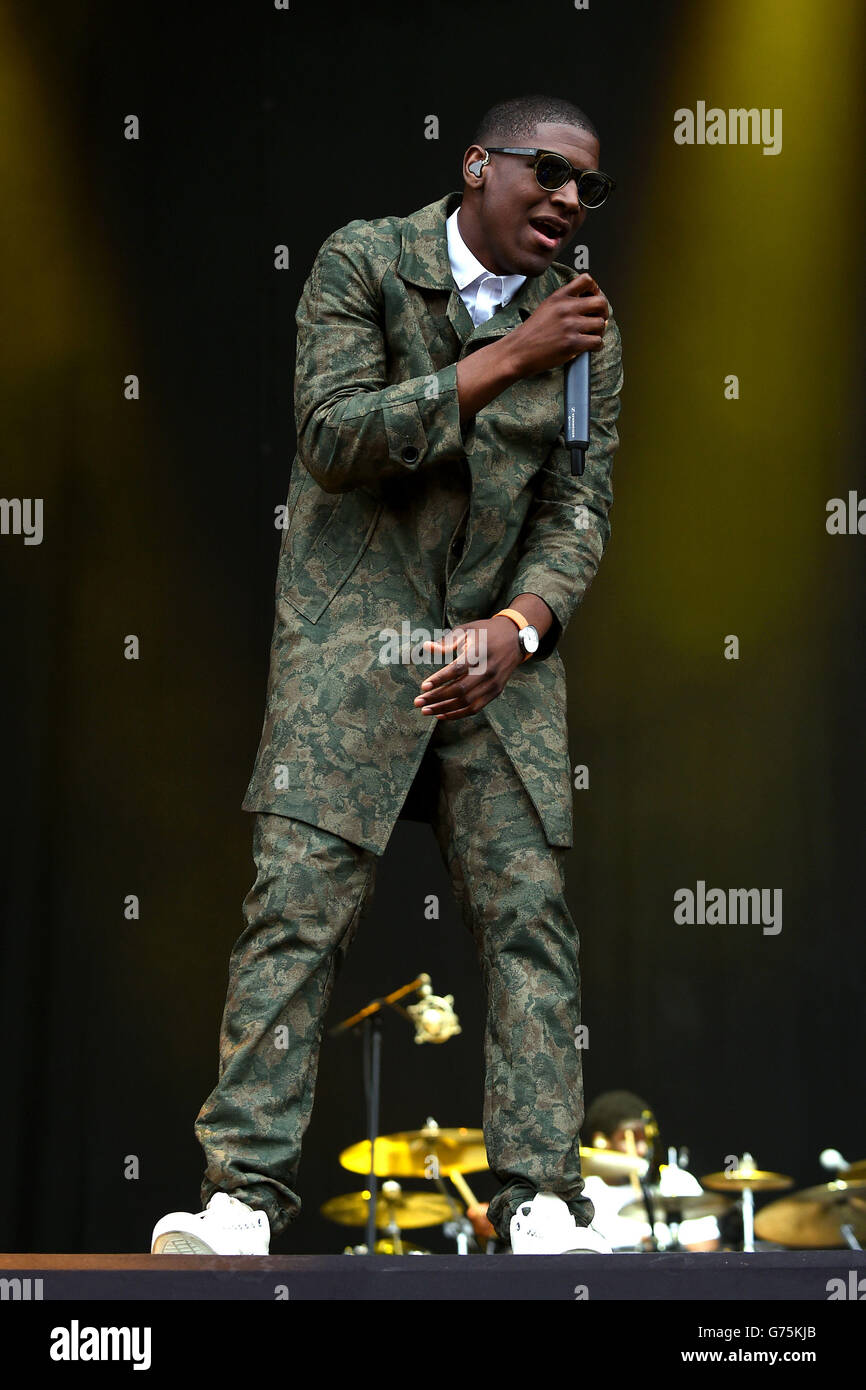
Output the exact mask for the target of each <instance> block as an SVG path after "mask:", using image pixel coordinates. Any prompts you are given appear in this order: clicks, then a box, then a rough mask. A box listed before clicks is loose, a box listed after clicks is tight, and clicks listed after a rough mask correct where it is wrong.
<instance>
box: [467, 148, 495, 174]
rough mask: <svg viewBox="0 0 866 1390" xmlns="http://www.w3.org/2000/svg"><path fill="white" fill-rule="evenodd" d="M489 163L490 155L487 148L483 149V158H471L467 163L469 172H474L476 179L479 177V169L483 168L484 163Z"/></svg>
mask: <svg viewBox="0 0 866 1390" xmlns="http://www.w3.org/2000/svg"><path fill="white" fill-rule="evenodd" d="M489 163H490V155H489V154H488V152H487V150H485V151H484V158H483V159H475V160H473V161H472V163H471V164H470V165H469V172H470V174H474V175H475V177H476V178H477V179H480V178H481V170H482V169H483V168H484V166H485V164H489Z"/></svg>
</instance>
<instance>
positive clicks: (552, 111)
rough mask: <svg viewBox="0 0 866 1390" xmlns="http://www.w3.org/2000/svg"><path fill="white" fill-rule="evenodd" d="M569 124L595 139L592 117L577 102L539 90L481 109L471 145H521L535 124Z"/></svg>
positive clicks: (529, 137)
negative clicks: (539, 91)
mask: <svg viewBox="0 0 866 1390" xmlns="http://www.w3.org/2000/svg"><path fill="white" fill-rule="evenodd" d="M554 124H555V125H571V126H576V127H577V128H578V130H586V131H588V132H589V134H590V135H594V136H595V138H596V140H598V138H599V135H598V131H597V130H596V128H595V126H594V125H593V123H592V121H591V120H590V119H589V117H588V116H587V115H586V113H585V112H584V111H581V109H580V107H579V106H575V105H574V103H573V102H571V101H566V100H565V98H564V97H548V96H543V95H542V94H541V93H538V92H536V93H533V94H531V95H529V96H523V97H512V98H511V99H510V100H508V101H499V102H497V103H496V105H495V106H491V107H490V109H489V110H487V111H485V112H484V115H483V116H482V117H481V120H480V121H479V122H478V124H477V126H476V127H475V133H474V135H473V136H472V140H471V142H470V143H471V144H473V145H483V146H486V145H520V144H525V143H526V142H527V141H529V140H531V139H532V138H533V136H534V135H535V127H536V126H538V125H554Z"/></svg>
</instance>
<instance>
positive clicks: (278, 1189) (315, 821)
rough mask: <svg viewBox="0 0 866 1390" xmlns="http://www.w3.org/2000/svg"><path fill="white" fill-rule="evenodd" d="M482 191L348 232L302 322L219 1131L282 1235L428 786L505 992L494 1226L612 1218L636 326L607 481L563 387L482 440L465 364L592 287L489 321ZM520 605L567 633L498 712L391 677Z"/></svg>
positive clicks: (530, 301)
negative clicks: (598, 768)
mask: <svg viewBox="0 0 866 1390" xmlns="http://www.w3.org/2000/svg"><path fill="white" fill-rule="evenodd" d="M461 196H462V195H461V194H460V193H450V194H448V195H447V196H446V197H445V198H442V199H440V200H438V201H437V202H435V203H431V204H430V205H429V206H427V207H425V208H422V209H421V210H420V211H418V212H416V213H414V214H412V215H411V216H409V217H406V218H398V217H385V218H381V219H377V220H375V221H370V222H365V221H360V220H357V221H354V222H350V223H349V224H348V225H347V226H346V227H343V228H341V229H340V230H339V231H337V232H335V233H333V235H331V236H330V237H329V238H328V239H327V241H326V242H325V243H324V245H323V246H322V248H321V250H320V252H319V254H318V256H317V258H316V261H315V264H314V266H313V268H312V271H311V273H310V276H309V278H308V280H307V282H306V284H305V286H304V290H303V294H302V296H301V300H300V303H299V306H298V310H297V315H296V317H297V323H298V346H297V364H296V374H295V415H296V426H297V438H298V446H297V456H296V460H295V466H294V468H293V470H292V477H291V483H290V487H289V495H288V526H287V529H286V530H285V532H284V535H283V542H282V546H281V550H280V557H279V564H278V571H277V582H276V617H275V624H274V634H273V641H272V647H271V662H270V674H269V680H268V693H267V704H266V712H265V720H264V727H263V730H262V737H261V742H260V746H259V751H258V755H257V758H256V762H255V767H254V770H253V774H252V777H251V780H250V784H249V787H248V789H247V793H246V796H245V798H244V802H243V805H244V809H246V810H249V811H253V812H256V813H257V815H256V820H255V829H254V854H255V859H256V865H257V877H256V882H255V884H254V886H253V888H252V889H251V890H250V892H249V894H248V895H247V898H246V899H245V902H244V914H245V919H246V926H245V929H244V932H243V933H242V935H241V937H240V938H239V939H238V941H237V943H236V945H235V948H234V951H233V953H232V961H231V966H230V979H229V988H228V996H227V999H226V1008H225V1013H224V1017H223V1026H222V1033H221V1041H220V1069H219V1080H218V1083H217V1086H216V1088H215V1089H214V1091H213V1093H212V1094H211V1096H210V1097H209V1098H208V1099H207V1101H206V1102H205V1104H204V1105H203V1107H202V1109H201V1112H200V1114H199V1116H198V1119H197V1121H196V1133H197V1135H198V1138H199V1140H200V1142H201V1144H202V1146H203V1147H204V1150H205V1154H206V1157H207V1161H208V1166H207V1171H206V1174H205V1178H204V1181H203V1184H202V1198H203V1200H204V1201H205V1202H206V1201H207V1200H208V1199H209V1197H210V1196H211V1195H212V1194H213V1191H214V1190H215V1189H216V1188H222V1189H224V1190H228V1191H233V1192H235V1194H236V1195H240V1196H243V1197H244V1198H245V1200H248V1201H249V1202H250V1205H252V1206H260V1207H264V1208H265V1209H266V1210H267V1212H268V1214H269V1217H270V1219H271V1223H272V1226H273V1227H274V1228H275V1229H276V1230H280V1229H282V1228H284V1227H285V1225H286V1224H287V1222H288V1221H289V1220H290V1219H291V1218H292V1216H294V1215H296V1214H297V1211H298V1209H299V1199H298V1197H297V1195H296V1193H295V1192H294V1190H293V1187H294V1184H295V1181H296V1172H297V1164H298V1160H299V1156H300V1144H301V1139H302V1137H303V1133H304V1131H305V1129H306V1125H307V1123H308V1120H309V1114H310V1109H311V1106H312V1099H313V1088H314V1083H315V1074H316V1068H317V1062H318V1048H319V1040H320V1038H321V1033H322V1028H323V1022H324V1012H325V1009H326V1008H327V1002H328V999H329V997H330V992H331V989H332V986H333V983H334V979H335V976H336V971H337V970H338V969H339V966H340V964H341V962H342V959H343V957H344V955H345V951H346V949H347V948H348V946H349V944H350V942H351V939H352V936H353V935H354V932H355V930H356V927H357V924H358V921H359V919H360V916H361V915H362V913H363V911H364V908H365V906H367V905H369V901H370V897H371V894H372V890H373V883H374V879H375V867H376V861H377V859H378V857H379V856H381V855H382V854H383V853H384V850H385V848H386V845H387V843H388V839H389V837H390V834H391V831H392V829H393V827H394V824H395V822H396V821H397V819H398V818H399V817H400V816H401V813H403V814H408V813H409V808H411V807H413V806H415V805H416V803H418V801H419V792H420V791H423V793H424V795H423V796H422V797H420V800H421V801H422V802H423V803H424V809H423V814H424V815H425V817H426V816H429V819H430V820H431V823H432V824H433V826H434V830H435V833H436V836H437V840H438V842H439V845H440V848H441V850H442V853H443V856H444V858H445V862H446V864H447V865H448V868H449V871H450V874H451V881H452V883H453V885H454V889H455V893H456V894H457V897H458V900H459V902H460V905H461V909H462V911H463V915H464V920H465V921H466V924H467V926H468V927H469V928H470V929H471V930H472V931H473V933H474V936H475V939H476V943H477V945H478V950H479V955H480V959H481V963H482V972H483V976H484V981H485V986H486V989H487V999H488V1010H487V1028H486V1035H485V1061H486V1077H487V1080H486V1100H485V1111H484V1129H485V1141H486V1144H487V1150H488V1158H489V1160H490V1165H491V1169H492V1171H493V1172H494V1173H495V1174H496V1175H497V1177H498V1178H499V1180H500V1182H501V1183H502V1190H501V1191H500V1193H499V1194H497V1196H496V1197H495V1198H494V1200H493V1202H492V1203H491V1207H490V1211H489V1215H490V1219H491V1221H492V1222H493V1224H494V1226H495V1227H496V1228H497V1230H498V1231H499V1232H500V1234H501V1235H502V1236H503V1237H504V1238H507V1235H508V1223H509V1220H510V1217H511V1215H512V1214H513V1211H514V1210H515V1208H516V1206H517V1204H518V1202H519V1201H520V1200H522V1199H523V1198H524V1197H525V1196H526V1195H528V1194H531V1193H533V1192H535V1191H536V1190H538V1189H539V1188H544V1189H545V1190H548V1191H556V1192H559V1193H561V1195H562V1196H563V1197H565V1199H566V1200H567V1201H568V1202H569V1205H570V1207H571V1209H572V1210H573V1211H574V1213H575V1215H576V1216H577V1219H578V1221H581V1222H588V1221H589V1220H590V1219H591V1216H592V1206H591V1203H590V1202H589V1200H588V1199H587V1198H585V1197H582V1196H581V1192H582V1179H581V1177H580V1165H579V1156H578V1128H579V1125H580V1123H581V1121H582V1118H583V1094H582V1083H581V1068H580V1054H579V1052H578V1051H577V1049H576V1048H575V1046H574V1028H575V1025H576V1024H577V1023H578V1022H579V975H578V967H577V949H578V936H577V930H576V927H575V925H574V922H573V920H572V918H571V916H570V914H569V912H568V909H567V907H566V904H565V900H564V894H563V880H562V874H563V863H562V861H563V858H564V857H565V851H566V850H567V848H568V847H570V846H571V844H572V800H571V797H572V789H571V780H570V775H569V756H568V738H567V726H566V692H565V673H564V668H563V664H562V659H561V657H560V655H559V652H558V650H557V644H558V642H559V638H560V636H561V635H562V632H563V630H564V629H565V627H566V625H567V623H568V621H569V619H570V618H571V616H572V614H573V612H574V610H575V609H576V608H577V606H578V604H579V603H580V602H581V600H582V598H583V595H584V593H585V592H586V589H587V588H588V586H589V584H590V582H591V580H592V578H593V576H594V574H595V572H596V570H597V568H598V564H599V561H600V559H601V556H602V553H603V550H604V548H605V545H606V543H607V540H608V537H609V534H610V527H609V522H608V511H609V508H610V506H611V503H612V500H613V498H612V491H611V468H612V463H613V458H614V454H615V452H616V449H617V445H618V436H617V429H616V421H617V418H618V415H619V408H620V390H621V387H622V379H623V378H622V366H621V352H620V336H619V330H618V328H617V325H616V322H615V320H614V319H613V317H611V319H610V321H609V324H608V328H607V331H606V334H605V339H604V345H603V347H602V348H600V349H599V350H598V351H597V352H594V353H593V354H592V361H591V391H592V430H591V440H590V447H589V450H588V453H587V461H586V470H585V472H584V474H583V477H581V478H576V477H572V475H571V471H570V459H569V455H568V452H567V450H566V449H565V447H564V444H563V441H562V435H561V430H562V417H563V400H562V379H563V374H562V369H561V368H557V369H554V370H551V371H546V372H540V373H538V374H536V375H535V376H533V377H531V378H527V379H524V380H521V381H518V382H515V383H514V384H513V385H512V386H510V387H509V388H507V389H506V390H505V391H503V392H502V393H501V394H500V395H499V396H497V397H496V398H495V399H494V400H493V401H491V402H490V403H489V404H488V405H487V406H485V407H484V408H483V409H482V410H480V411H479V412H478V414H477V415H476V416H475V418H474V419H473V420H471V421H468V422H466V423H465V424H464V425H463V426H461V423H460V417H459V408H458V399H457V366H456V364H457V361H458V359H459V358H462V357H465V356H466V355H467V354H468V353H470V352H472V351H474V350H475V349H476V348H478V347H482V346H484V345H485V344H486V343H490V342H492V341H493V340H494V339H495V338H497V337H499V336H502V335H503V334H505V333H508V332H510V331H511V330H512V329H513V328H515V327H517V326H518V325H519V324H520V323H521V322H523V321H524V320H525V319H526V318H527V317H528V316H529V314H530V313H531V312H532V311H533V309H535V308H536V307H537V306H538V305H539V304H540V303H541V302H542V300H543V299H545V298H546V297H547V296H548V295H549V294H550V293H551V292H552V291H553V290H554V289H556V288H558V287H559V286H560V285H562V284H565V283H566V282H567V281H568V280H569V279H571V278H573V277H574V275H575V274H576V272H574V271H573V270H571V269H570V268H569V267H568V266H565V265H560V264H557V263H553V264H552V265H551V266H550V267H549V268H548V269H547V270H546V271H545V272H544V274H542V275H541V276H538V277H536V278H530V279H527V280H526V281H525V282H524V284H523V285H522V286H521V287H520V289H519V290H518V292H517V294H516V295H515V296H514V298H513V299H512V300H511V301H510V302H509V304H508V305H507V306H505V307H504V308H500V309H499V310H498V311H497V312H496V313H495V314H494V315H493V317H492V318H490V319H489V320H488V321H487V322H485V323H482V324H480V325H479V326H478V327H474V326H473V324H472V320H471V318H470V316H469V313H468V311H467V309H466V307H465V305H464V303H463V301H462V299H461V297H460V294H459V292H458V290H457V288H456V285H455V283H454V279H453V276H452V273H451V267H450V262H449V258H448V247H447V238H446V229H445V221H446V218H447V216H448V215H449V214H450V213H451V212H452V211H453V210H454V208H455V207H456V206H458V204H459V202H460V199H461ZM521 593H534V594H537V595H539V596H540V597H541V598H543V599H544V600H545V602H546V603H547V605H548V607H549V608H550V609H551V611H552V612H553V614H554V622H553V625H552V627H551V628H550V631H549V632H548V633H547V634H546V636H545V637H544V638H542V643H541V648H540V650H539V652H538V653H537V655H536V656H534V657H533V658H532V659H531V660H530V661H528V662H526V663H524V664H521V665H519V666H518V667H517V669H516V670H515V671H514V673H513V674H512V676H511V677H510V679H509V680H508V683H507V685H506V687H505V689H504V690H503V691H502V693H501V694H500V695H499V696H498V697H497V698H496V699H495V700H494V701H492V702H491V703H490V704H488V705H487V706H485V708H484V709H483V710H482V711H480V712H479V713H478V714H477V715H474V716H471V717H469V718H466V719H461V720H455V721H446V722H444V723H443V722H440V721H438V720H436V719H435V718H431V717H430V716H428V715H422V714H421V713H420V710H419V709H418V708H417V707H416V706H415V705H414V704H413V700H414V698H415V696H416V695H417V694H418V690H419V685H420V680H421V679H422V678H423V669H422V668H421V667H419V666H418V665H414V664H410V663H407V664H402V663H400V662H396V663H395V662H393V661H390V662H383V661H382V660H381V659H380V656H381V654H382V652H383V641H382V634H383V632H385V631H387V630H391V631H395V632H400V631H401V628H402V625H403V624H404V623H405V622H406V621H408V622H409V623H410V624H411V627H412V628H413V629H418V628H424V629H426V633H427V634H432V632H433V631H434V630H436V629H443V628H450V627H454V626H456V625H457V624H459V623H460V622H468V621H472V620H476V619H480V618H489V617H492V615H493V614H494V613H495V612H496V611H497V609H499V608H502V607H505V606H507V605H508V604H509V602H510V601H511V600H512V599H513V598H514V597H515V596H516V595H518V594H521ZM431 669H432V668H428V670H431ZM417 774H420V775H417ZM416 775H417V776H416ZM410 793H411V794H410ZM407 797H408V801H407ZM280 1025H284V1030H283V1031H282V1032H280V1031H279V1029H280ZM286 1038H288V1039H290V1045H289V1046H288V1048H286V1047H285V1046H283V1045H281V1044H282V1043H284V1042H285V1039H286Z"/></svg>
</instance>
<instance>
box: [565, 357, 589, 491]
mask: <svg viewBox="0 0 866 1390" xmlns="http://www.w3.org/2000/svg"><path fill="white" fill-rule="evenodd" d="M565 443H566V446H567V447H568V448H569V449H570V450H571V472H572V475H573V476H574V477H577V478H580V477H581V476H582V475H583V470H584V466H585V454H586V451H587V449H588V448H589V352H588V351H587V352H581V353H579V354H578V356H577V357H573V358H572V360H571V361H570V362H569V363H568V365H567V366H566V369H565Z"/></svg>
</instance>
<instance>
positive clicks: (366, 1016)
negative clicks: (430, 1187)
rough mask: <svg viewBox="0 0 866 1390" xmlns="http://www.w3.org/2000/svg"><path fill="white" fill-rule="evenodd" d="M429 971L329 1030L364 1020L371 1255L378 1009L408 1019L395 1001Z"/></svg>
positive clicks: (371, 1241) (372, 1242)
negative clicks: (395, 1013) (387, 1008)
mask: <svg viewBox="0 0 866 1390" xmlns="http://www.w3.org/2000/svg"><path fill="white" fill-rule="evenodd" d="M429 983H430V976H429V975H426V974H425V975H419V976H418V978H417V979H416V980H413V981H412V983H411V984H408V985H403V986H401V988H400V989H395V990H394V991H393V993H392V994H386V995H385V996H384V997H383V998H381V999H374V1000H372V1002H371V1003H369V1004H367V1005H366V1006H365V1007H364V1008H363V1009H359V1010H358V1012H357V1013H355V1014H352V1015H351V1017H350V1018H344V1019H343V1021H342V1023H338V1024H336V1025H335V1026H334V1027H333V1028H331V1029H329V1030H328V1036H329V1037H336V1036H337V1035H338V1034H340V1033H347V1032H349V1031H350V1030H351V1029H353V1028H357V1026H358V1024H363V1026H364V1031H363V1039H364V1058H363V1067H364V1096H365V1098H366V1101H367V1138H368V1139H369V1142H370V1172H369V1174H368V1175H367V1187H368V1189H369V1192H370V1200H369V1203H368V1206H367V1254H368V1255H373V1254H374V1253H375V1250H376V1206H377V1202H378V1197H379V1178H378V1175H377V1173H376V1138H377V1136H378V1133H379V1099H380V1095H381V1087H382V1019H381V1011H382V1009H383V1008H385V1007H386V1006H387V1007H389V1008H392V1009H396V1011H397V1013H400V1014H402V1015H403V1016H404V1018H408V1019H409V1021H410V1022H411V1015H410V1014H408V1013H407V1012H406V1010H405V1009H404V1008H403V1007H402V1006H401V1005H399V1004H398V1003H397V1000H398V999H402V998H403V996H404V995H406V994H411V993H412V991H413V990H416V989H420V988H421V986H422V985H429Z"/></svg>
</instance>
